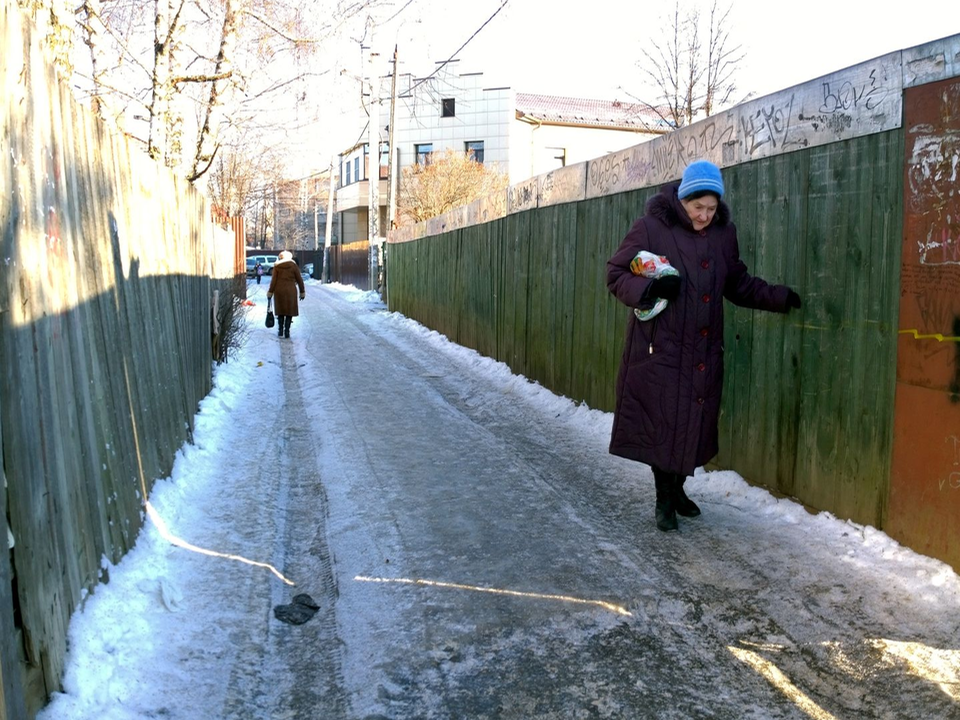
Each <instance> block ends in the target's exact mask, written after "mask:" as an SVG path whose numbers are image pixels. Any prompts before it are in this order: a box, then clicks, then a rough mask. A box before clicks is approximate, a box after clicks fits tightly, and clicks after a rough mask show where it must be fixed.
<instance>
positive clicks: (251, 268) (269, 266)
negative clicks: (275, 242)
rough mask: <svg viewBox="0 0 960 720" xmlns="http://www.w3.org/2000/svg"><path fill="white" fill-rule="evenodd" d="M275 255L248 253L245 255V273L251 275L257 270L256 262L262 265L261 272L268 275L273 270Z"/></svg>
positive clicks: (275, 260)
mask: <svg viewBox="0 0 960 720" xmlns="http://www.w3.org/2000/svg"><path fill="white" fill-rule="evenodd" d="M277 259H278V258H277V256H276V255H248V256H247V275H249V276H250V277H253V276H254V274H255V273H256V271H257V269H256V268H257V263H258V262H259V263H260V264H261V265H262V266H263V274H264V275H269V274H270V273H271V272H273V266H274V264H275V263H276V262H277Z"/></svg>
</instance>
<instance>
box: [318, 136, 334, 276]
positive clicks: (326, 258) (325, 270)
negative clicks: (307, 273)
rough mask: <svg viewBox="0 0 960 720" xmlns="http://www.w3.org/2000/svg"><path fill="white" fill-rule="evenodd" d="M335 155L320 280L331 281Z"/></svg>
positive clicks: (331, 173) (331, 165)
mask: <svg viewBox="0 0 960 720" xmlns="http://www.w3.org/2000/svg"><path fill="white" fill-rule="evenodd" d="M334 160H335V159H334V157H333V156H332V155H331V156H330V195H329V196H328V197H327V231H326V235H324V238H323V267H322V269H321V271H320V282H330V243H331V237H332V236H333V193H334V189H335V182H334V174H333V167H334Z"/></svg>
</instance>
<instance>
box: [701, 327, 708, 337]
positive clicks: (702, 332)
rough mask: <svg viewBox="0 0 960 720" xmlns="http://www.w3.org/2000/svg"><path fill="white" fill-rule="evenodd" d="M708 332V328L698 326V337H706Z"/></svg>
mask: <svg viewBox="0 0 960 720" xmlns="http://www.w3.org/2000/svg"><path fill="white" fill-rule="evenodd" d="M709 334H710V330H709V329H708V328H700V337H706V336H707V335H709Z"/></svg>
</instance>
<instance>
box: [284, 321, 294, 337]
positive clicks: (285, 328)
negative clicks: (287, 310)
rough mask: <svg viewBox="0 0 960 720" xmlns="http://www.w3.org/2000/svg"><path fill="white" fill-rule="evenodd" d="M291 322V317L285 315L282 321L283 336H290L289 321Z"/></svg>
mask: <svg viewBox="0 0 960 720" xmlns="http://www.w3.org/2000/svg"><path fill="white" fill-rule="evenodd" d="M291 322H293V318H292V317H290V316H289V315H287V316H286V317H285V318H284V319H283V323H284V324H283V336H284V337H285V338H288V337H290V323H291Z"/></svg>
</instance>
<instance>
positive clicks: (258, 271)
mask: <svg viewBox="0 0 960 720" xmlns="http://www.w3.org/2000/svg"><path fill="white" fill-rule="evenodd" d="M254 274H255V275H256V276H257V285H259V284H260V279H261V278H262V277H263V265H261V264H260V263H259V262H258V263H257V267H256V270H255V273H254Z"/></svg>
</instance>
